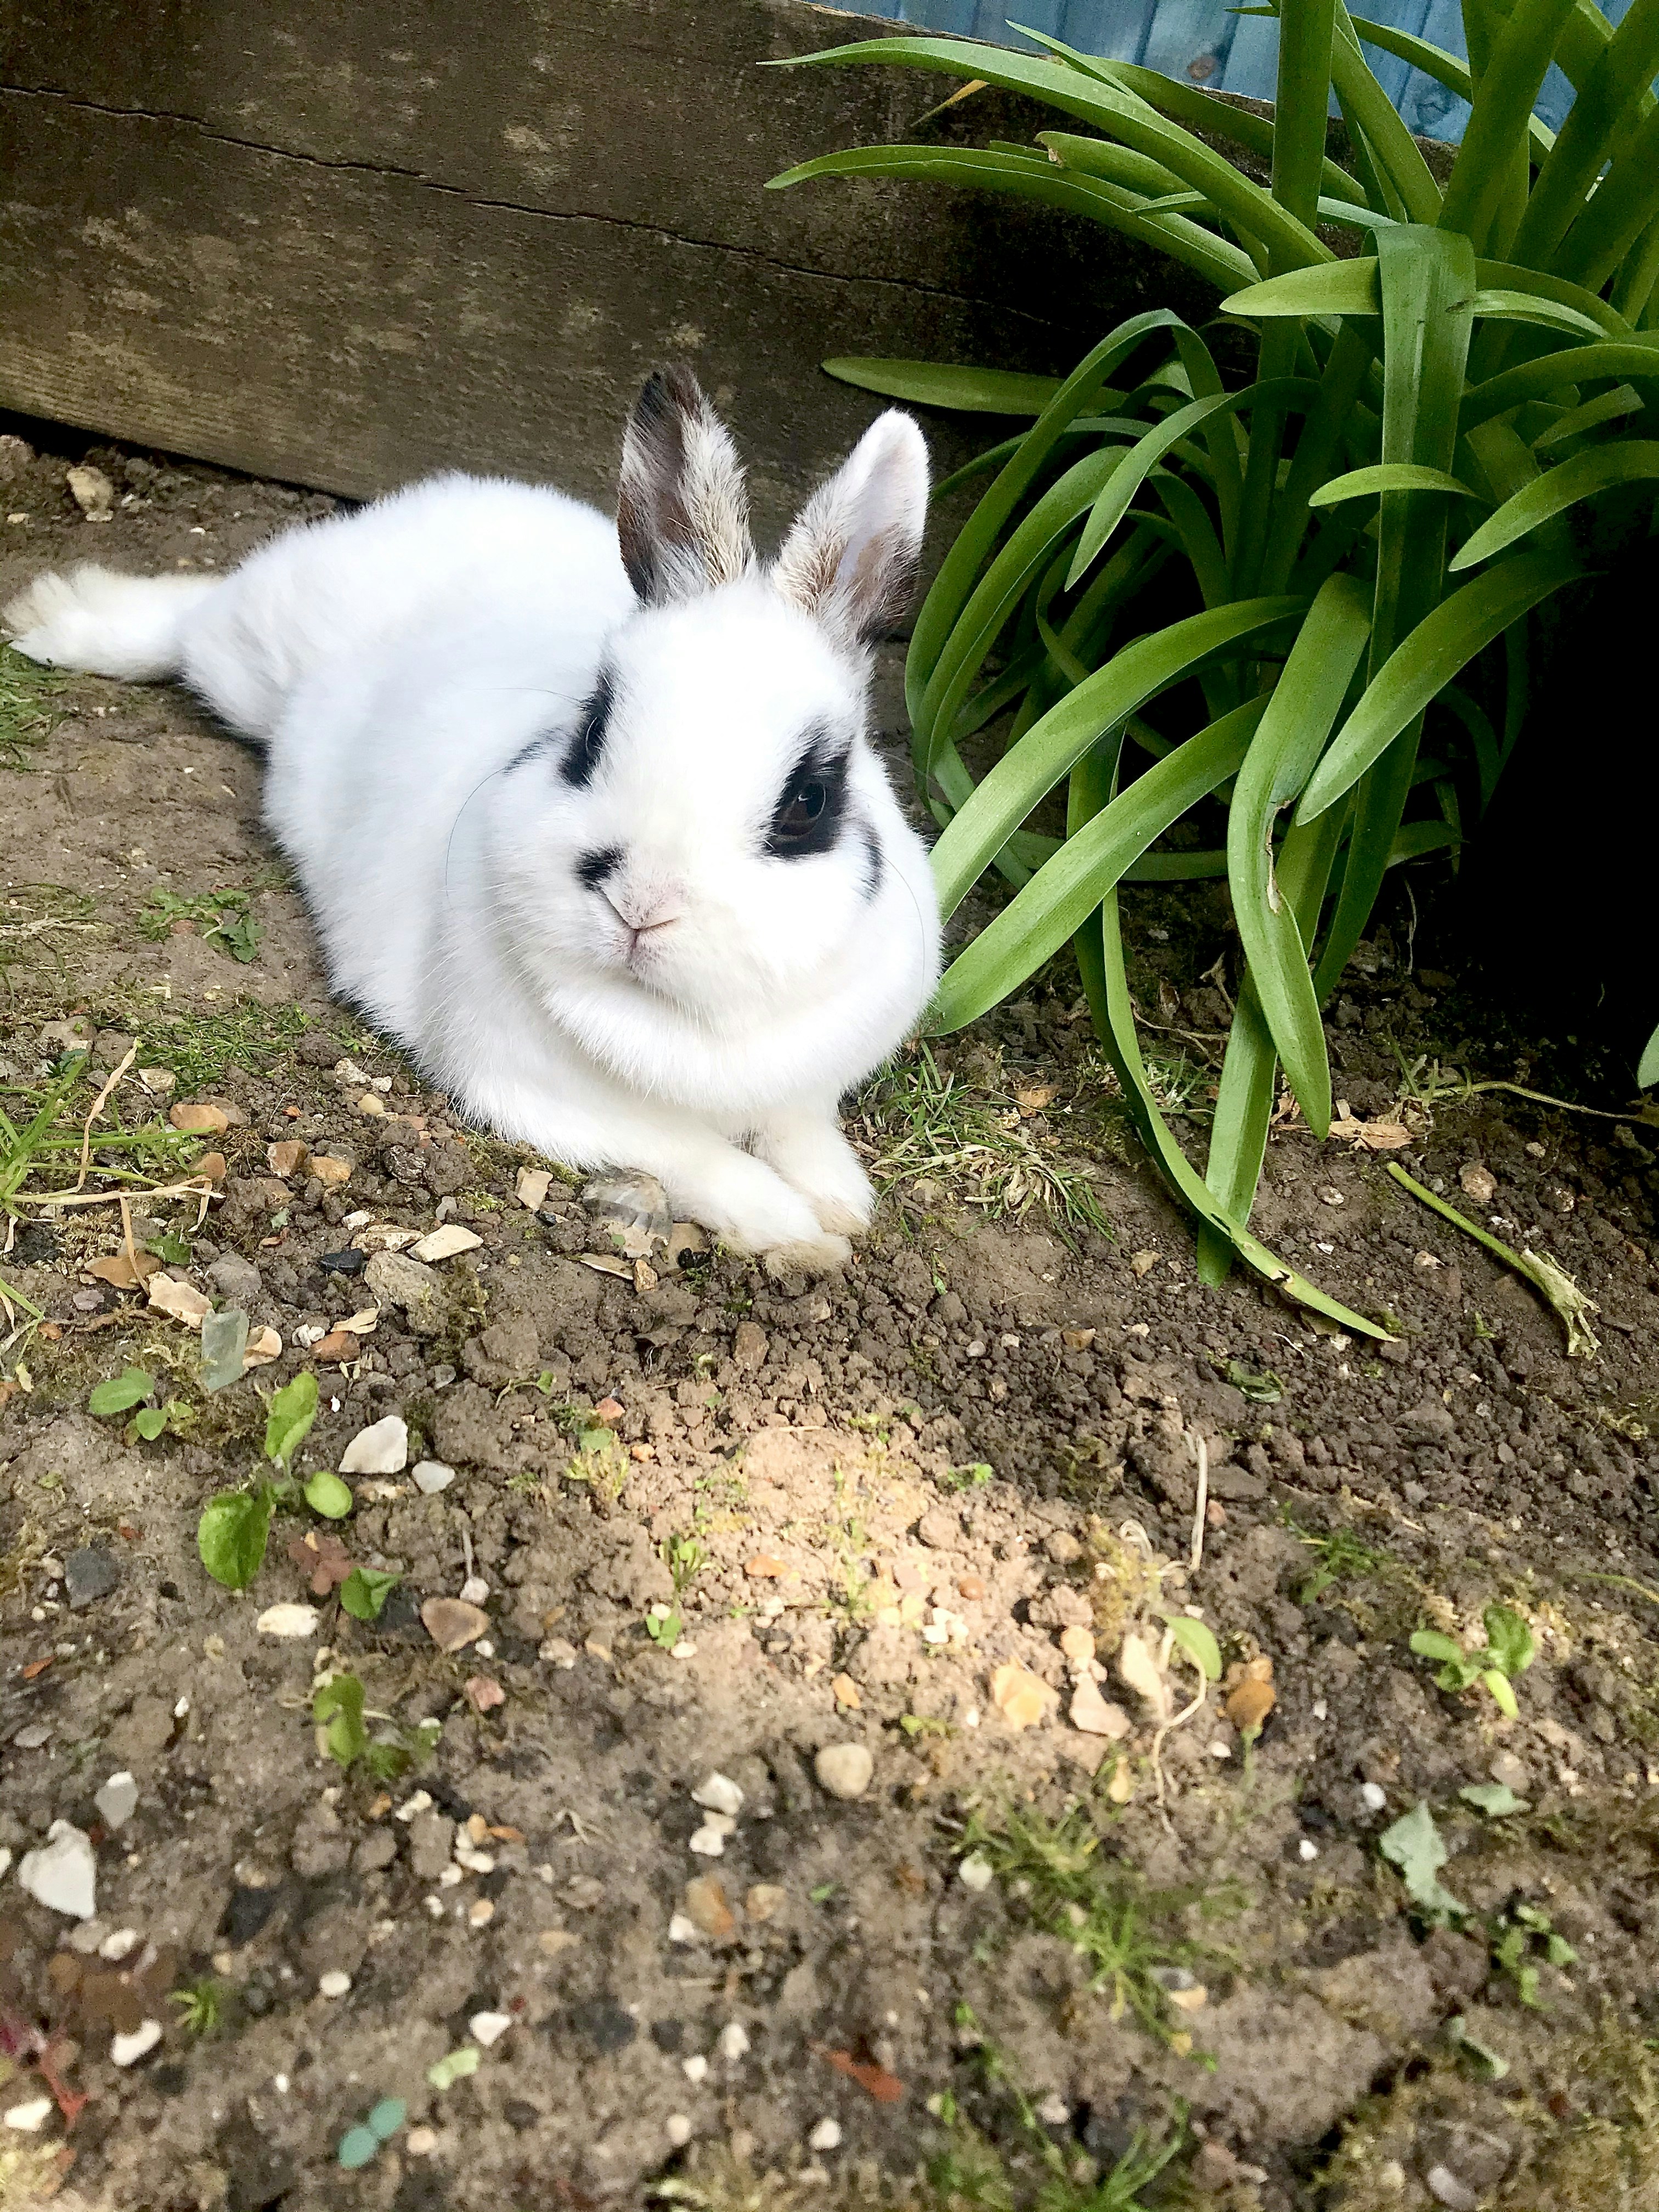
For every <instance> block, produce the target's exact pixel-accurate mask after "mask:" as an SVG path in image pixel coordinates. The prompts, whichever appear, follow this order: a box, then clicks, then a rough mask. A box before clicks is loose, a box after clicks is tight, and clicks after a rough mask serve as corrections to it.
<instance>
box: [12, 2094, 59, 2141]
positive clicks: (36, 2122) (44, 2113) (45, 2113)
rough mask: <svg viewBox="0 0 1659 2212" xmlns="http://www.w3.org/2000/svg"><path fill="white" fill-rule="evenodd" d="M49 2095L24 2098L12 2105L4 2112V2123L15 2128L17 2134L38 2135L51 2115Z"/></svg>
mask: <svg viewBox="0 0 1659 2212" xmlns="http://www.w3.org/2000/svg"><path fill="white" fill-rule="evenodd" d="M51 2117H52V2099H51V2098H50V2097H29V2098H26V2099H25V2100H24V2101H23V2103H22V2104H21V2105H13V2106H11V2107H10V2109H9V2111H8V2112H7V2114H6V2125H7V2126H8V2127H9V2128H15V2129H16V2130H17V2132H18V2134H19V2135H22V2136H32V2135H38V2134H39V2133H40V2130H41V2129H42V2128H43V2127H45V2125H46V2122H47V2121H48V2120H49V2119H50V2118H51Z"/></svg>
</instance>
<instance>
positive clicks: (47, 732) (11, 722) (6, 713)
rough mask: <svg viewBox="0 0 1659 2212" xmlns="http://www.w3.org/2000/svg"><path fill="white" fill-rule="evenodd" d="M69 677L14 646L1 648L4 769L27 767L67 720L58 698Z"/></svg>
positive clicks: (0, 757) (0, 758) (0, 747)
mask: <svg viewBox="0 0 1659 2212" xmlns="http://www.w3.org/2000/svg"><path fill="white" fill-rule="evenodd" d="M64 682H65V678H64V676H63V675H62V674H61V673H60V671H58V670H57V669H55V668H42V667H40V666H39V665H37V664H36V663H35V662H34V661H33V660H29V659H26V658H25V657H24V655H23V654H22V653H17V652H15V651H14V650H13V649H12V647H10V646H7V647H4V648H3V649H0V768H9V769H25V768H32V767H33V765H34V756H35V754H36V753H37V752H38V751H39V750H40V747H41V746H42V745H43V744H45V743H46V739H47V738H49V737H50V736H51V735H52V732H53V731H54V730H55V729H56V728H57V726H58V723H59V722H60V721H61V720H63V717H62V715H61V714H58V711H57V707H56V703H55V702H56V701H57V698H58V694H59V693H60V692H61V691H62V690H63V689H64Z"/></svg>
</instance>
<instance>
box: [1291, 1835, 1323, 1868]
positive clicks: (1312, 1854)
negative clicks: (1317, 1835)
mask: <svg viewBox="0 0 1659 2212" xmlns="http://www.w3.org/2000/svg"><path fill="white" fill-rule="evenodd" d="M1296 1855H1297V1857H1298V1858H1299V1859H1300V1860H1301V1861H1302V1863H1303V1864H1304V1866H1311V1865H1312V1864H1313V1863H1314V1861H1315V1860H1316V1858H1317V1857H1319V1846H1318V1844H1316V1843H1310V1841H1309V1839H1308V1838H1307V1837H1306V1836H1304V1837H1303V1838H1302V1839H1301V1841H1300V1842H1299V1843H1298V1844H1297V1847H1296Z"/></svg>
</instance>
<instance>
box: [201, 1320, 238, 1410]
mask: <svg viewBox="0 0 1659 2212" xmlns="http://www.w3.org/2000/svg"><path fill="white" fill-rule="evenodd" d="M246 1355H247V1316H246V1314H245V1313H244V1312H243V1311H242V1309H241V1308H240V1306H221V1308H220V1309H219V1310H218V1312H217V1313H210V1314H208V1315H206V1316H204V1319H203V1322H202V1388H203V1389H204V1390H228V1389H229V1388H230V1386H231V1384H232V1383H240V1381H241V1379H242V1371H243V1369H244V1368H245V1367H246V1364H247V1362H246Z"/></svg>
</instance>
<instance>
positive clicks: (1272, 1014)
mask: <svg viewBox="0 0 1659 2212" xmlns="http://www.w3.org/2000/svg"><path fill="white" fill-rule="evenodd" d="M1370 626H1371V624H1370V605H1369V594H1368V593H1367V592H1366V591H1365V589H1364V586H1363V585H1361V584H1360V583H1359V582H1358V580H1356V579H1354V578H1352V577H1349V576H1333V577H1332V578H1331V580H1329V582H1328V583H1327V584H1325V585H1324V586H1322V588H1321V590H1320V592H1319V594H1318V596H1317V598H1316V599H1315V601H1314V603H1313V605H1312V606H1311V607H1310V609H1309V610H1308V614H1307V618H1306V620H1305V621H1304V623H1303V625H1302V629H1301V631H1300V633H1299V634H1298V635H1297V641H1296V643H1295V645H1294V646H1293V647H1291V656H1290V659H1288V660H1287V661H1286V662H1285V667H1284V669H1283V671H1281V673H1280V675H1279V682H1278V683H1277V684H1276V685H1275V686H1274V687H1273V696H1272V697H1271V699H1270V700H1269V701H1268V702H1267V713H1266V714H1265V715H1264V716H1263V717H1262V720H1261V728H1260V729H1259V730H1258V731H1257V732H1256V736H1255V742H1254V743H1253V744H1252V745H1251V746H1250V750H1249V756H1248V757H1247V758H1246V760H1245V763H1244V765H1243V768H1242V769H1240V771H1239V775H1238V781H1237V784H1236V785H1235V787H1234V790H1233V799H1232V805H1231V807H1230V808H1229V810H1228V814H1227V872H1228V877H1229V879H1230V881H1231V885H1232V894H1233V913H1234V916H1235V918H1236V919H1237V923H1238V933H1239V937H1240V939H1241V940H1242V941H1243V946H1244V951H1245V956H1246V957H1247V958H1248V960H1249V967H1250V975H1251V977H1252V980H1253V981H1254V982H1255V990H1256V995H1257V998H1258V1000H1260V1003H1261V1014H1262V1018H1263V1019H1264V1021H1265V1022H1266V1024H1267V1029H1268V1031H1269V1034H1270V1035H1271V1036H1272V1038H1273V1044H1274V1046H1275V1048H1276V1049H1277V1051H1278V1054H1279V1058H1280V1059H1281V1060H1283V1061H1284V1063H1285V1074H1286V1075H1287V1076H1288V1077H1289V1079H1290V1084H1291V1089H1292V1091H1295V1093H1296V1097H1297V1103H1298V1104H1299V1105H1300V1106H1301V1109H1302V1111H1303V1114H1304V1117H1305V1118H1306V1121H1307V1123H1308V1126H1309V1127H1310V1129H1312V1130H1313V1132H1314V1133H1315V1134H1316V1136H1319V1137H1323V1136H1324V1134H1325V1133H1326V1131H1327V1130H1328V1128H1329V1127H1330V1119H1331V1075H1330V1063H1329V1061H1328V1058H1327V1056H1326V1052H1325V1032H1324V1029H1323V1026H1322V1024H1321V1021H1320V1018H1319V1002H1318V1000H1316V998H1315V996H1314V988H1313V979H1312V977H1311V975H1310V974H1309V972H1308V956H1307V950H1306V947H1305V946H1304V944H1303V941H1302V937H1301V933H1300V932H1299V931H1298V930H1297V924H1296V917H1295V916H1294V915H1293V914H1292V913H1291V909H1290V907H1289V905H1288V903H1287V902H1285V899H1284V898H1282V897H1281V896H1280V894H1279V886H1278V884H1277V883H1276V881H1275V880H1274V873H1273V821H1274V817H1276V816H1277V814H1278V812H1279V808H1280V807H1281V806H1283V805H1285V804H1286V802H1287V801H1289V800H1291V799H1295V798H1296V797H1297V795H1298V794H1299V793H1300V792H1301V790H1302V788H1303V787H1304V784H1305V783H1306V782H1307V780H1308V778H1309V776H1310V774H1311V773H1312V771H1313V768H1314V765H1315V763H1316V761H1317V760H1318V757H1319V754H1320V751H1321V749H1322V746H1323V745H1324V743H1325V740H1326V738H1328V736H1329V734H1330V732H1331V727H1332V725H1333V724H1334V722H1335V720H1336V718H1337V716H1338V714H1340V712H1341V709H1342V702H1343V699H1344V697H1345V696H1346V693H1347V690H1348V686H1349V684H1350V683H1351V682H1352V678H1353V673H1354V671H1355V670H1356V669H1357V668H1358V665H1359V658H1360V655H1361V653H1364V649H1365V641H1366V639H1367V638H1368V637H1369V636H1370Z"/></svg>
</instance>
